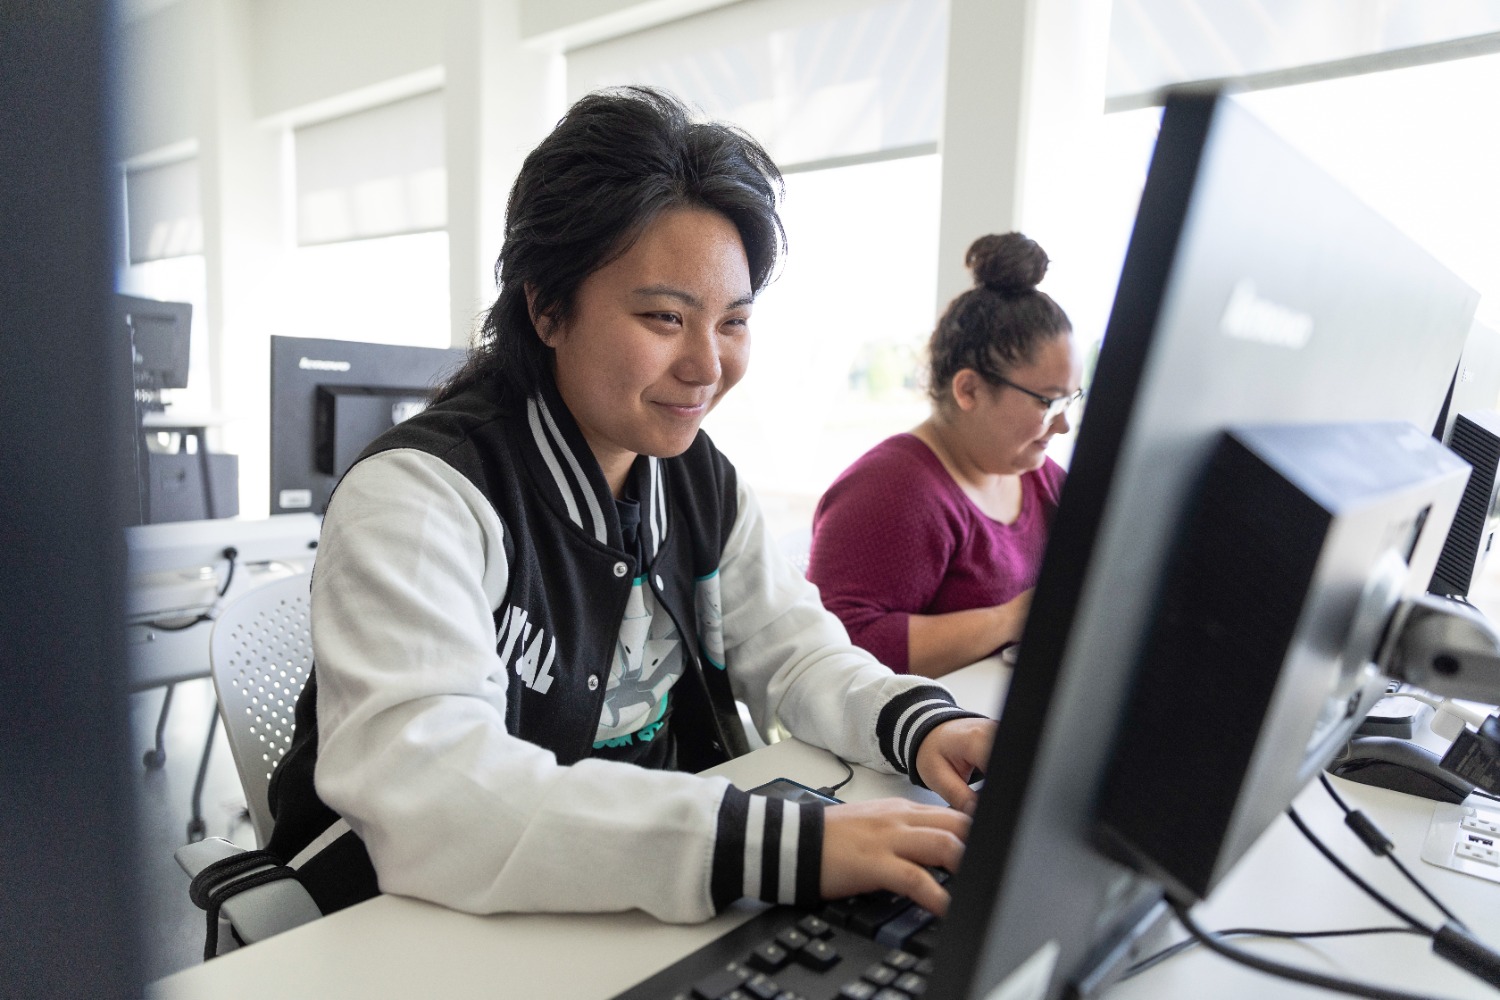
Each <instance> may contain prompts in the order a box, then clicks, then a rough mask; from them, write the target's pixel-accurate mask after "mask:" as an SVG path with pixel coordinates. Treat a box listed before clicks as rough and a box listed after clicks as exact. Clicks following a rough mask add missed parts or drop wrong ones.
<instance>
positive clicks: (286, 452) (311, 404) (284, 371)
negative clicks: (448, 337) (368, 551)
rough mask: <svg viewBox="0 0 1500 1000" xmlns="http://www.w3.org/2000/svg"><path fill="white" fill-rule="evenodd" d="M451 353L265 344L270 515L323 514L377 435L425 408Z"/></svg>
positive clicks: (280, 340)
mask: <svg viewBox="0 0 1500 1000" xmlns="http://www.w3.org/2000/svg"><path fill="white" fill-rule="evenodd" d="M466 357H467V352H466V351H463V350H459V349H457V348H437V347H407V346H400V345H394V344H365V343H359V342H357V341H349V340H319V339H314V338H308V337H272V338H271V513H272V514H295V513H302V512H307V511H310V512H312V513H314V514H322V513H324V512H325V511H326V510H327V508H328V497H329V496H330V495H331V494H332V493H333V488H334V486H335V485H337V483H338V480H339V477H340V476H342V475H343V474H344V472H345V471H346V470H347V469H348V468H349V465H350V464H351V463H352V462H353V461H354V459H355V458H357V457H358V456H359V453H360V452H361V451H363V450H364V448H365V446H366V445H368V444H369V443H370V442H371V441H373V440H374V439H375V438H376V437H378V436H379V435H380V434H381V433H382V432H383V431H386V430H388V429H390V428H391V427H393V426H395V425H396V424H397V423H399V422H400V421H401V420H403V419H405V418H406V417H408V416H410V415H411V414H412V413H415V412H418V411H419V410H420V409H421V408H422V407H424V406H426V404H427V401H428V400H429V399H430V398H431V397H432V393H433V391H434V390H435V389H436V388H437V386H438V385H439V383H441V382H442V380H443V379H444V378H445V377H447V376H448V375H450V374H452V373H453V372H454V371H455V370H456V369H457V368H458V367H459V366H460V365H462V364H463V362H464V359H465V358H466Z"/></svg>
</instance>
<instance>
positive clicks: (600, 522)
mask: <svg viewBox="0 0 1500 1000" xmlns="http://www.w3.org/2000/svg"><path fill="white" fill-rule="evenodd" d="M527 409H528V414H529V416H530V419H531V433H532V436H533V437H535V438H536V442H537V447H538V448H539V449H541V452H542V459H543V460H544V461H545V462H546V463H547V468H548V470H550V471H551V473H552V477H553V479H554V480H556V482H557V488H558V490H559V491H560V492H561V493H562V495H563V502H564V503H566V504H567V506H568V516H569V517H571V518H572V519H573V523H574V524H577V525H578V526H579V527H580V528H584V529H587V528H588V527H589V525H586V524H584V523H583V517H582V515H581V514H580V513H579V510H578V503H577V501H578V499H579V498H582V500H583V502H584V504H585V505H586V506H587V507H588V511H589V518H590V519H591V520H592V521H593V531H594V539H595V540H596V541H598V542H601V543H606V544H607V543H608V542H609V528H608V523H607V522H606V521H605V520H604V512H603V510H601V509H600V507H599V498H598V497H596V496H594V491H593V490H591V489H589V480H588V476H586V475H584V472H583V467H582V466H580V465H579V464H578V457H577V456H576V455H574V454H573V451H572V449H570V448H569V447H568V443H567V440H566V439H565V438H564V437H563V434H562V431H561V430H560V429H559V428H558V426H557V422H556V421H555V420H553V419H552V412H551V411H550V410H548V409H547V404H546V402H545V401H544V400H542V399H541V398H540V397H532V398H531V399H530V400H528V401H527ZM542 425H545V427H546V432H543V430H542ZM549 436H550V438H551V439H552V440H555V441H556V449H555V450H554V448H553V444H552V440H549ZM558 453H560V454H561V455H562V457H563V460H564V461H566V462H567V463H568V469H569V470H571V471H572V473H573V478H572V479H571V480H570V479H569V478H568V477H567V476H566V475H565V474H564V473H563V471H562V469H561V467H559V466H558V464H557V458H556V455H557V454H558Z"/></svg>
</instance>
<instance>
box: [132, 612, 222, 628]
mask: <svg viewBox="0 0 1500 1000" xmlns="http://www.w3.org/2000/svg"><path fill="white" fill-rule="evenodd" d="M213 620H214V616H213V615H199V616H198V617H196V618H189V619H188V620H187V621H182V622H174V623H172V624H168V623H167V622H166V621H164V620H163V621H155V622H142V623H141V624H142V625H143V626H145V627H146V628H154V629H156V631H158V632H182V631H184V630H186V629H190V628H192V627H193V626H194V625H202V624H203V623H204V622H211V621H213Z"/></svg>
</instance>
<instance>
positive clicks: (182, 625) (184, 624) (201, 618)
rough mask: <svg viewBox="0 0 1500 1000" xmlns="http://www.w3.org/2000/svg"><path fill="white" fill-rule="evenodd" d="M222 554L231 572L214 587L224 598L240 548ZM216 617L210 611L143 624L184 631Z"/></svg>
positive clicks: (168, 630) (232, 580) (159, 629)
mask: <svg viewBox="0 0 1500 1000" xmlns="http://www.w3.org/2000/svg"><path fill="white" fill-rule="evenodd" d="M220 555H221V556H222V557H223V558H224V559H227V560H229V572H227V573H225V574H224V583H223V584H222V585H220V586H219V587H216V588H214V592H215V593H216V594H217V595H218V597H219V598H223V596H224V595H225V594H227V593H229V585H230V584H231V583H233V582H234V566H235V560H236V559H238V558H239V556H240V550H239V549H237V548H235V547H234V546H233V545H231V546H229V547H228V548H226V549H225V550H224V551H223V552H222V553H220ZM215 618H216V616H215V615H213V614H212V613H211V612H209V613H204V614H201V615H198V616H197V617H196V618H190V619H188V620H187V621H181V622H171V623H168V621H167V620H166V619H161V620H159V621H154V622H142V623H141V624H143V625H144V626H145V627H146V628H154V629H156V631H158V632H182V631H184V630H186V629H190V628H192V627H193V626H194V625H202V624H203V623H204V622H211V621H214V620H215Z"/></svg>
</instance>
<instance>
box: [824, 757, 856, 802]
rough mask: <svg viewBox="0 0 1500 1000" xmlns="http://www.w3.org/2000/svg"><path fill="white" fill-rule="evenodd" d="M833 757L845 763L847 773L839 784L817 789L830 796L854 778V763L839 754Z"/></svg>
mask: <svg viewBox="0 0 1500 1000" xmlns="http://www.w3.org/2000/svg"><path fill="white" fill-rule="evenodd" d="M833 759H834V760H836V761H838V762H839V763H840V764H842V765H844V770H845V772H847V773H846V774H845V775H844V780H843V781H840V782H839V783H838V784H837V785H824V786H823V787H822V788H819V789H817V792H818V794H819V795H827V796H829V797H830V798H832V797H833V793H834V792H836V791H838V790H839V789H840V788H843V787H844V786H845V785H847V784H849V782H851V781H853V780H854V765H853V764H850V763H849V762H848V761H847V760H845V759H844V758H842V757H840V756H838V755H834V758H833Z"/></svg>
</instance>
